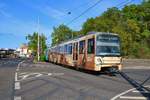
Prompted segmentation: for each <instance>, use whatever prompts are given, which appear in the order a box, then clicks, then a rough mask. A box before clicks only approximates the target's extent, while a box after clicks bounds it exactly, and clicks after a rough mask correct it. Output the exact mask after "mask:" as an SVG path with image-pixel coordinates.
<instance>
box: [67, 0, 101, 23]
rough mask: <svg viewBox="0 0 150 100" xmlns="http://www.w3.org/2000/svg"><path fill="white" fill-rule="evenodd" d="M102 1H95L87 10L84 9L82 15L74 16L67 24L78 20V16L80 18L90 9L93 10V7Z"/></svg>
mask: <svg viewBox="0 0 150 100" xmlns="http://www.w3.org/2000/svg"><path fill="white" fill-rule="evenodd" d="M101 1H103V0H98V1H97V2H96V3H94V4H93V5H92V6H91V7H89V8H87V9H86V10H85V11H83V12H82V13H81V14H80V15H78V16H77V17H75V18H73V19H72V20H71V21H69V22H68V23H67V24H66V25H69V24H71V23H72V22H74V21H75V20H77V19H78V18H80V17H81V16H82V15H84V14H85V13H87V12H88V11H89V10H91V9H92V8H94V7H95V6H96V5H98V4H99V3H100V2H101Z"/></svg>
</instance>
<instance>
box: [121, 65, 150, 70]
mask: <svg viewBox="0 0 150 100" xmlns="http://www.w3.org/2000/svg"><path fill="white" fill-rule="evenodd" d="M123 69H150V67H149V66H147V67H146V66H134V67H124V68H123Z"/></svg>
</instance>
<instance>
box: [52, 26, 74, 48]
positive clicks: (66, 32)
mask: <svg viewBox="0 0 150 100" xmlns="http://www.w3.org/2000/svg"><path fill="white" fill-rule="evenodd" d="M51 36H52V45H56V44H58V43H61V42H62V41H66V40H69V39H71V38H72V37H73V31H72V30H71V29H70V28H69V27H67V26H66V25H63V24H61V25H59V26H58V27H54V28H53V32H52V35H51Z"/></svg>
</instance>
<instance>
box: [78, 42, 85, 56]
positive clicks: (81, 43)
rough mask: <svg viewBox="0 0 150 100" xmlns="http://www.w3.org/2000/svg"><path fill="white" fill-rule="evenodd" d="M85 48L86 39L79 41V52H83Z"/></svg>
mask: <svg viewBox="0 0 150 100" xmlns="http://www.w3.org/2000/svg"><path fill="white" fill-rule="evenodd" d="M84 49H85V40H83V41H80V42H79V53H80V54H83V53H84Z"/></svg>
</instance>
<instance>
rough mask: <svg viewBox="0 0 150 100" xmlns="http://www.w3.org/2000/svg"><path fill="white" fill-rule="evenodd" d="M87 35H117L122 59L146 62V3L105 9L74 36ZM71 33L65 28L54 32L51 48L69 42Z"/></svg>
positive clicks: (149, 30)
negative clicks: (102, 33) (125, 57)
mask: <svg viewBox="0 0 150 100" xmlns="http://www.w3.org/2000/svg"><path fill="white" fill-rule="evenodd" d="M89 31H99V32H113V33H117V34H119V36H120V38H121V52H122V55H123V56H128V57H136V58H150V0H145V1H143V2H142V3H141V4H139V5H135V4H132V5H128V6H125V7H124V8H123V9H121V10H120V9H118V8H116V7H113V8H109V9H108V10H107V11H105V12H104V13H103V14H102V15H100V16H97V17H96V18H89V19H87V21H86V22H85V23H83V26H82V29H81V30H80V31H79V32H76V36H78V35H86V34H87V32H89ZM72 33H73V31H72V30H71V29H69V27H67V26H65V25H60V26H59V27H57V28H54V32H53V34H52V38H53V40H52V42H53V44H57V43H60V42H61V41H65V40H67V39H69V38H71V34H72Z"/></svg>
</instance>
